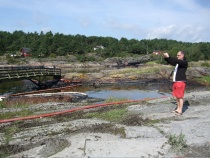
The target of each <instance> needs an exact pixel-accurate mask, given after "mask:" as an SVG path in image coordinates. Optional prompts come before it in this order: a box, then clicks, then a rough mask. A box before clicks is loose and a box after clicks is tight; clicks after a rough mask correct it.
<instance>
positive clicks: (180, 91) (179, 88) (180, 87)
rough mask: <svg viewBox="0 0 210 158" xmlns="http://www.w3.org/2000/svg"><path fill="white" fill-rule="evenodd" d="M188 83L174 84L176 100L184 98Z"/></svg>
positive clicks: (173, 92) (173, 93)
mask: <svg viewBox="0 0 210 158" xmlns="http://www.w3.org/2000/svg"><path fill="white" fill-rule="evenodd" d="M185 87H186V82H174V84H173V91H172V95H173V96H174V97H176V98H183V97H184V91H185Z"/></svg>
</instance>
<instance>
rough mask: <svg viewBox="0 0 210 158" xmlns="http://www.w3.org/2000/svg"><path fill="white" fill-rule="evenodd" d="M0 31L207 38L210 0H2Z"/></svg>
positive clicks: (190, 38) (209, 25)
mask: <svg viewBox="0 0 210 158" xmlns="http://www.w3.org/2000/svg"><path fill="white" fill-rule="evenodd" d="M0 19H1V20H0V31H7V32H11V33H12V32H14V31H19V30H22V31H24V32H25V33H28V32H32V33H33V32H37V33H40V32H41V31H43V32H44V33H46V32H49V31H51V32H52V33H53V34H55V33H62V34H65V35H77V34H79V35H85V36H87V37H89V36H100V37H113V38H117V39H119V40H120V39H121V38H127V39H129V40H130V39H137V40H142V39H155V38H157V39H172V40H177V41H182V42H193V43H195V42H210V0H0Z"/></svg>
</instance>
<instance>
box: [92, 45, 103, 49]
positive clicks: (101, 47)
mask: <svg viewBox="0 0 210 158" xmlns="http://www.w3.org/2000/svg"><path fill="white" fill-rule="evenodd" d="M98 49H104V46H102V45H101V46H96V47H94V48H93V50H98Z"/></svg>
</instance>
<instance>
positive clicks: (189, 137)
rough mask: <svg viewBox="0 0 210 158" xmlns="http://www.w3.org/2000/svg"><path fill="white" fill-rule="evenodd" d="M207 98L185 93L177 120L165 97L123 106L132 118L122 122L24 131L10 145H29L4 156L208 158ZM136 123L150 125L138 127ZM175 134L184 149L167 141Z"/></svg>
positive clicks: (61, 124) (209, 104)
mask: <svg viewBox="0 0 210 158" xmlns="http://www.w3.org/2000/svg"><path fill="white" fill-rule="evenodd" d="M209 96H210V91H201V92H192V93H188V94H186V95H185V104H184V110H183V115H181V116H176V115H175V114H174V113H171V111H172V110H173V109H174V108H175V107H176V105H175V100H174V99H173V98H172V97H168V98H161V99H156V100H152V101H147V102H144V103H140V104H137V105H130V106H128V107H127V110H128V111H129V112H131V113H132V114H133V116H135V117H133V118H135V119H131V120H130V121H131V122H130V123H127V124H126V123H124V124H120V123H113V122H109V121H105V120H100V119H74V120H71V121H62V122H55V123H50V124H43V125H41V124H40V125H39V126H36V127H28V128H26V129H25V130H24V131H19V133H16V134H15V136H14V139H13V140H12V141H11V142H10V144H19V145H20V144H22V145H24V144H25V145H27V144H28V145H27V146H28V150H24V151H22V152H19V153H16V154H13V155H12V154H11V155H10V156H8V157H9V158H20V157H36V158H43V157H50V158H60V157H62V158H76V157H81V158H86V157H90V158H91V157H110V158H111V157H112V158H113V157H132V158H133V157H174V158H175V157H210V130H209V129H210V97H209ZM129 119H130V118H128V120H129ZM138 119H141V120H142V119H143V120H144V119H145V120H146V119H150V120H151V122H150V123H149V124H143V125H141V124H140V123H138ZM48 121H49V120H48ZM52 121H54V120H53V119H52ZM43 122H44V119H43ZM128 122H129V121H128ZM4 126H6V125H1V128H3V127H4ZM67 131H68V132H67ZM180 135H183V136H184V140H185V142H186V144H187V147H183V146H181V147H180V146H178V147H174V146H172V145H170V143H169V137H170V136H180ZM0 139H1V140H2V139H3V133H0ZM29 142H30V143H29ZM1 149H2V148H1Z"/></svg>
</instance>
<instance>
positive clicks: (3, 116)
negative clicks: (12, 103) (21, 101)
mask: <svg viewBox="0 0 210 158" xmlns="http://www.w3.org/2000/svg"><path fill="white" fill-rule="evenodd" d="M32 114H33V112H31V111H29V110H21V111H15V112H7V113H2V114H1V115H0V119H1V120H3V119H10V118H15V117H24V116H29V115H32Z"/></svg>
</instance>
